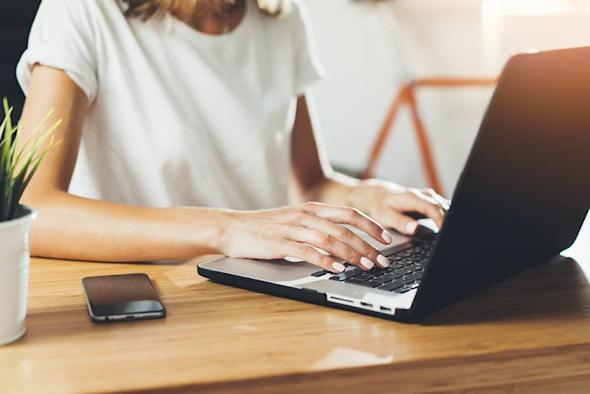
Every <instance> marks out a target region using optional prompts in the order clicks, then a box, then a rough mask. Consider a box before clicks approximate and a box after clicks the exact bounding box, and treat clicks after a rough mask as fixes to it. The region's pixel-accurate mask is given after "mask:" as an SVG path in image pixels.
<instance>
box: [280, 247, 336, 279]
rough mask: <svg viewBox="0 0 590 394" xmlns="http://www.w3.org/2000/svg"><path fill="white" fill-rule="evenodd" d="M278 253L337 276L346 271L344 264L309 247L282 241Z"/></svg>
mask: <svg viewBox="0 0 590 394" xmlns="http://www.w3.org/2000/svg"><path fill="white" fill-rule="evenodd" d="M279 253H280V254H282V255H283V256H293V257H296V258H300V259H301V260H305V261H307V262H308V263H311V264H313V265H316V266H318V267H320V268H322V269H325V270H327V271H330V272H334V273H337V274H339V273H341V272H344V270H345V269H346V266H345V265H344V264H342V263H339V262H337V261H336V260H335V259H334V258H333V257H331V256H327V255H325V254H322V253H320V252H318V251H317V250H315V249H314V248H312V247H311V246H308V245H305V244H302V243H299V242H293V241H288V240H284V242H282V243H281V246H280V247H279Z"/></svg>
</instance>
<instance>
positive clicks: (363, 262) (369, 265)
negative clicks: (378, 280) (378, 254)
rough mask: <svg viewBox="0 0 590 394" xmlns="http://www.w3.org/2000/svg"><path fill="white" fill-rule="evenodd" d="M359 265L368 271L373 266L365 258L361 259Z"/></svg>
mask: <svg viewBox="0 0 590 394" xmlns="http://www.w3.org/2000/svg"><path fill="white" fill-rule="evenodd" d="M361 265H362V266H363V267H365V268H366V269H368V270H370V269H372V268H373V267H374V266H375V264H374V263H373V262H372V261H371V260H369V259H368V258H366V257H361Z"/></svg>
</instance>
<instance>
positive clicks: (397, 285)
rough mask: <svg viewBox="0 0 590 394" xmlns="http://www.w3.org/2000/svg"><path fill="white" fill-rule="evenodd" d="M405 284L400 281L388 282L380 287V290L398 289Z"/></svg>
mask: <svg viewBox="0 0 590 394" xmlns="http://www.w3.org/2000/svg"><path fill="white" fill-rule="evenodd" d="M403 285H404V284H403V283H401V282H398V281H393V282H390V283H386V284H384V285H383V286H380V287H378V289H379V290H384V291H393V290H396V289H399V288H400V287H402V286H403Z"/></svg>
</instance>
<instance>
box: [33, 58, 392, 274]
mask: <svg viewBox="0 0 590 394" xmlns="http://www.w3.org/2000/svg"><path fill="white" fill-rule="evenodd" d="M86 106H87V102H86V98H85V96H84V94H83V93H82V91H81V90H80V89H79V88H78V87H77V86H76V85H75V84H74V83H73V82H72V81H71V80H70V79H69V77H68V76H67V75H66V74H65V73H64V72H63V71H61V70H57V69H53V68H49V67H45V66H36V67H35V68H34V70H33V72H32V76H31V87H30V91H29V94H28V97H27V101H26V104H25V108H24V113H23V117H22V119H21V131H22V134H24V135H22V136H21V137H24V138H26V137H27V134H29V135H30V134H31V132H32V130H33V129H34V127H35V126H36V125H37V124H38V123H39V122H40V121H41V120H42V119H43V117H44V116H45V115H46V114H47V112H48V111H49V110H51V109H52V108H53V109H55V117H56V118H61V119H62V121H63V122H62V125H61V127H60V128H59V130H58V131H57V133H56V136H57V138H58V140H61V141H62V143H61V144H60V145H58V147H57V148H56V149H55V150H54V151H52V152H51V153H50V154H49V155H48V156H47V158H46V161H45V162H44V163H43V165H42V166H41V168H40V169H39V171H38V173H37V175H36V177H35V178H34V179H33V181H32V182H31V184H30V186H29V188H28V189H27V191H26V193H25V195H24V197H23V203H25V204H28V205H31V206H32V207H34V208H35V209H37V210H38V211H39V219H38V220H37V221H35V222H34V224H33V227H32V234H31V244H32V253H33V254H34V255H37V256H44V257H54V258H66V259H75V260H94V261H151V260H169V259H173V260H178V259H187V258H191V257H195V256H198V255H204V254H211V253H221V254H225V255H228V256H231V257H248V258H262V259H274V258H282V257H285V256H291V257H295V258H300V259H302V260H306V261H308V262H310V263H312V264H315V265H317V266H319V267H322V268H324V269H327V270H329V271H332V272H342V271H343V270H344V268H345V267H344V265H342V264H341V263H339V262H338V261H337V260H336V258H339V259H342V260H345V261H347V262H350V263H352V264H354V265H357V266H358V267H361V268H362V269H365V270H368V269H371V268H373V267H374V266H375V264H378V265H379V266H381V267H385V266H387V265H388V264H389V263H388V261H387V259H386V258H384V257H383V256H381V255H380V254H379V252H378V251H377V250H376V249H374V248H373V247H371V246H370V245H369V244H368V243H366V242H365V241H363V240H362V239H360V238H359V237H357V236H356V235H354V234H353V233H352V232H350V231H349V230H347V229H345V228H344V227H342V226H339V224H348V225H352V226H354V227H357V228H359V229H361V230H363V231H365V232H366V233H368V234H369V235H371V236H372V237H373V238H375V239H376V240H378V241H381V242H384V243H389V242H391V237H389V236H388V234H387V233H386V232H384V229H383V228H382V227H381V226H379V225H378V224H377V223H375V222H374V221H372V220H370V219H369V218H367V217H366V216H364V215H362V214H361V213H359V212H358V211H356V210H354V209H350V208H342V207H334V206H329V205H324V204H315V203H307V204H302V205H298V206H294V207H285V208H280V209H274V210H265V211H250V212H244V211H229V210H217V209H206V208H143V207H134V206H127V205H120V204H113V203H110V202H106V201H99V200H93V199H88V198H82V197H77V196H74V195H71V194H69V193H68V191H67V190H68V187H69V183H70V179H71V177H72V173H73V170H74V166H75V163H76V158H77V153H78V148H79V145H80V139H81V133H82V124H83V120H84V117H85V114H86ZM132 148H133V147H130V149H132ZM310 245H311V246H315V247H317V248H320V249H323V250H325V251H327V252H329V253H330V255H329V256H328V255H325V254H323V253H320V252H319V251H318V250H317V249H315V248H313V247H311V246H310Z"/></svg>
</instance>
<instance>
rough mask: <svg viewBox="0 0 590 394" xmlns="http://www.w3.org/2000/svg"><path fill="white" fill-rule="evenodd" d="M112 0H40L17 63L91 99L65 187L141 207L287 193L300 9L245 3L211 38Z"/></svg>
mask: <svg viewBox="0 0 590 394" xmlns="http://www.w3.org/2000/svg"><path fill="white" fill-rule="evenodd" d="M124 10H125V6H124V5H123V3H122V2H121V1H120V0H43V1H42V2H41V7H40V9H39V12H38V14H37V17H36V19H35V22H34V24H33V28H32V31H31V35H30V38H29V47H28V49H27V51H26V52H25V53H24V54H23V56H22V59H21V60H20V63H19V64H18V67H17V77H18V80H19V82H20V84H21V86H22V88H23V90H24V92H25V94H26V92H27V90H28V87H29V79H30V71H31V67H32V65H34V64H36V63H39V64H43V65H47V66H51V67H55V68H59V69H63V70H65V72H66V73H67V74H68V75H69V77H70V78H71V79H72V80H73V81H74V82H75V83H76V84H77V85H78V86H79V87H80V88H81V89H82V91H84V93H85V94H86V96H87V97H88V100H89V103H90V104H89V108H88V112H87V114H86V118H85V123H84V130H83V135H82V142H81V146H80V153H79V157H78V161H77V164H76V168H75V170H74V175H73V178H72V182H71V185H70V192H71V193H73V194H77V195H81V196H85V197H91V198H100V199H104V200H108V201H113V202H118V203H123V204H133V205H141V206H153V207H167V206H206V207H224V208H234V209H260V208H269V207H276V206H280V205H284V204H285V203H287V201H288V182H287V180H288V177H289V173H290V165H291V164H290V160H291V159H290V143H291V129H292V124H293V119H294V112H295V104H296V97H297V96H298V95H301V94H302V93H303V92H304V90H305V89H306V87H308V86H309V85H310V84H311V83H313V82H315V81H316V80H317V79H319V76H320V72H319V69H320V67H319V65H318V62H317V59H316V56H315V51H314V49H313V46H312V45H311V41H310V34H309V30H308V23H307V20H306V16H305V12H304V9H303V8H302V6H301V4H300V3H298V2H297V3H296V6H295V7H294V10H293V12H292V13H291V14H289V15H288V16H287V17H286V18H282V19H276V18H271V17H268V16H265V15H263V14H262V13H260V12H259V11H258V9H257V8H256V6H255V3H254V1H253V0H248V2H247V11H246V15H245V17H244V19H243V20H242V22H241V24H240V25H239V26H238V27H237V28H236V29H235V30H233V31H232V32H230V33H228V34H225V35H221V36H212V35H206V34H203V33H200V32H198V31H197V30H195V29H193V28H191V27H189V26H188V25H186V24H184V23H183V22H181V21H180V20H178V19H176V18H174V17H172V16H169V15H168V16H165V17H164V18H163V19H162V20H157V19H152V20H149V21H147V22H142V21H141V20H139V19H127V18H125V16H124V15H123V12H124Z"/></svg>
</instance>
